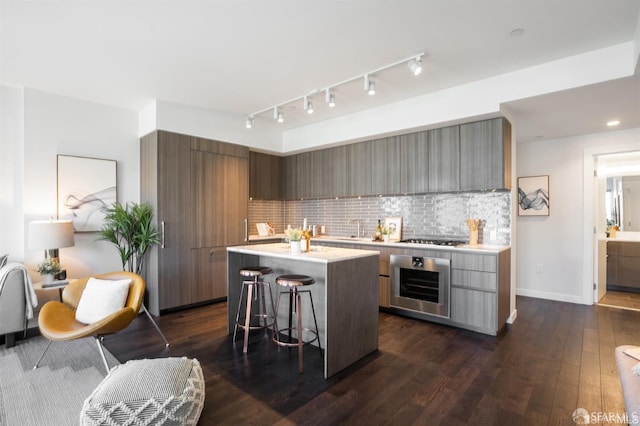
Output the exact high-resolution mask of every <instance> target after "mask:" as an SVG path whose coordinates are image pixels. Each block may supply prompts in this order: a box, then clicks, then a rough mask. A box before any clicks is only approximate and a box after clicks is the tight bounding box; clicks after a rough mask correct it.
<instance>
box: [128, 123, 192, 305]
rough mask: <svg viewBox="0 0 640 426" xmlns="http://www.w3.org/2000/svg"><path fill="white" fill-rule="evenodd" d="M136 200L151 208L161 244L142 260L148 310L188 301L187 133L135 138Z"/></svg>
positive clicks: (189, 291)
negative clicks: (137, 145) (138, 152)
mask: <svg viewBox="0 0 640 426" xmlns="http://www.w3.org/2000/svg"><path fill="white" fill-rule="evenodd" d="M140 149H141V155H140V162H141V166H140V176H141V184H140V200H141V201H142V202H148V203H150V204H151V206H152V207H153V209H154V220H155V225H156V227H157V229H158V232H159V233H160V237H161V243H162V244H161V245H160V246H156V247H154V248H153V249H152V251H151V253H150V255H149V258H148V259H147V264H146V275H145V279H146V281H147V288H148V294H149V305H148V307H149V310H150V311H151V312H152V313H153V314H155V315H160V311H161V310H165V309H169V308H174V307H177V306H181V305H184V304H187V303H189V301H190V300H191V289H190V288H189V286H184V285H181V284H182V283H185V282H186V283H188V282H189V245H190V244H189V243H190V242H189V222H188V220H185V206H189V205H190V195H191V194H190V179H189V174H188V173H184V170H188V169H189V162H190V137H189V136H185V135H180V134H175V133H170V132H163V131H158V132H155V133H153V134H151V135H148V136H145V137H143V138H142V139H141V143H140Z"/></svg>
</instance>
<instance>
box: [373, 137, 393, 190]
mask: <svg viewBox="0 0 640 426" xmlns="http://www.w3.org/2000/svg"><path fill="white" fill-rule="evenodd" d="M370 143H371V195H385V194H399V193H400V137H389V138H384V139H377V140H374V141H372V142H370Z"/></svg>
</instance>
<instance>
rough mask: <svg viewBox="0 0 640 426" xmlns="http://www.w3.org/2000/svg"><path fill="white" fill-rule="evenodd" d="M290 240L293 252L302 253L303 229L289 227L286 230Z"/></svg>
mask: <svg viewBox="0 0 640 426" xmlns="http://www.w3.org/2000/svg"><path fill="white" fill-rule="evenodd" d="M284 232H285V234H286V235H287V239H288V240H289V247H290V251H291V254H298V253H300V240H301V239H302V229H299V228H289V229H287V230H285V231H284Z"/></svg>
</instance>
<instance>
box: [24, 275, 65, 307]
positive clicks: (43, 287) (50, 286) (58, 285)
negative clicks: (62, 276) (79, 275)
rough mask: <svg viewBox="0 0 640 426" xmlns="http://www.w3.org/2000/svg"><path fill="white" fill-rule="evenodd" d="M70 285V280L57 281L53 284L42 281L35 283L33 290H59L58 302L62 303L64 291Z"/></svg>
mask: <svg viewBox="0 0 640 426" xmlns="http://www.w3.org/2000/svg"><path fill="white" fill-rule="evenodd" d="M68 285H69V280H55V281H53V283H51V284H44V283H43V282H42V281H40V282H37V283H33V289H34V290H40V291H50V290H57V291H58V300H59V301H60V302H62V290H64V288H65V287H66V286H68Z"/></svg>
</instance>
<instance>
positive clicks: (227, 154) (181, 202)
mask: <svg viewBox="0 0 640 426" xmlns="http://www.w3.org/2000/svg"><path fill="white" fill-rule="evenodd" d="M248 157H249V151H248V148H246V147H242V146H239V145H234V144H229V143H224V142H218V141H213V140H208V139H203V138H197V137H192V136H188V135H181V134H176V133H171V132H165V131H155V132H153V133H151V134H149V135H147V136H144V137H142V138H141V141H140V199H141V201H143V202H148V203H150V204H151V205H152V207H153V208H154V212H155V215H154V220H155V225H156V227H157V229H158V231H159V233H160V236H161V242H162V244H161V245H160V246H156V247H154V248H153V249H152V250H151V252H150V254H149V257H148V259H147V263H146V264H145V279H146V282H147V289H148V296H149V305H148V308H149V310H150V311H151V312H152V313H153V314H155V315H160V314H161V313H163V312H166V311H168V310H173V309H176V308H180V307H183V306H189V305H193V304H197V303H202V302H206V301H210V300H215V299H220V298H224V297H225V296H226V282H225V281H224V280H225V279H226V275H225V273H224V271H225V270H226V264H225V262H226V255H225V250H226V246H229V245H237V244H242V243H243V241H244V238H245V227H244V219H245V218H247V216H248V198H249V164H248ZM221 279H222V280H223V281H222V282H220V280H221Z"/></svg>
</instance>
